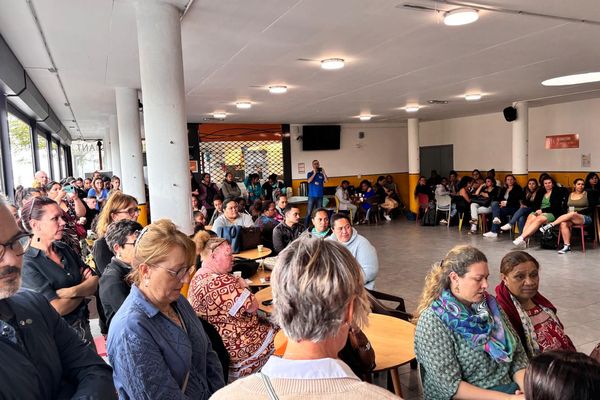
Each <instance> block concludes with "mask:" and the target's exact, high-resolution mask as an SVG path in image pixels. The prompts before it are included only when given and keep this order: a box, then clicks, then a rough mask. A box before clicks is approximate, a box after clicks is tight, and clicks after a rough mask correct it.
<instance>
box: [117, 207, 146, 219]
mask: <svg viewBox="0 0 600 400" xmlns="http://www.w3.org/2000/svg"><path fill="white" fill-rule="evenodd" d="M140 211H141V210H140V208H139V207H132V208H128V209H127V210H121V211H116V212H115V214H124V213H127V214H129V216H130V217H133V216H135V214H139V213H140Z"/></svg>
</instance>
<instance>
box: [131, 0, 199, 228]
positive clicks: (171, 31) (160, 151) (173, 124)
mask: <svg viewBox="0 0 600 400" xmlns="http://www.w3.org/2000/svg"><path fill="white" fill-rule="evenodd" d="M179 18H180V10H178V9H177V8H176V7H175V6H173V5H170V4H167V3H165V2H162V1H158V0H153V1H147V0H144V1H138V2H136V20H137V31H138V49H139V55H140V77H141V82H142V96H143V99H142V101H143V103H144V130H145V137H146V156H147V160H148V184H149V189H150V204H151V205H152V219H153V220H157V219H159V218H169V219H171V220H172V221H173V222H174V223H175V224H176V225H177V226H178V227H179V229H181V230H182V231H183V232H185V233H187V234H191V233H193V220H192V210H191V207H190V206H189V202H190V197H191V187H190V172H189V163H188V140H187V125H186V116H185V92H184V85H183V59H182V49H181V23H180V19H179Z"/></svg>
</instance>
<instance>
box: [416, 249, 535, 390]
mask: <svg viewBox="0 0 600 400" xmlns="http://www.w3.org/2000/svg"><path fill="white" fill-rule="evenodd" d="M488 276H489V270H488V265H487V258H486V257H485V255H484V254H483V253H482V252H481V251H479V250H478V249H476V248H474V247H471V246H456V247H454V248H453V249H452V250H450V252H448V254H446V256H445V257H444V259H443V260H442V261H441V262H440V263H436V264H435V265H434V266H433V268H432V270H431V272H430V273H429V274H428V275H427V278H426V279H425V288H424V290H423V294H422V295H421V301H420V304H419V306H418V308H417V311H416V314H415V321H416V324H417V329H416V332H415V353H416V355H417V360H418V361H419V363H420V364H421V374H422V376H421V377H422V380H423V389H424V394H425V399H427V400H446V399H498V400H500V399H502V400H504V399H525V397H524V395H523V392H522V390H523V379H524V375H525V368H526V367H527V355H526V353H525V350H524V349H523V346H522V345H521V342H520V341H519V340H518V337H517V335H516V334H515V332H514V331H513V329H512V327H511V325H510V322H508V319H507V317H506V315H504V313H503V312H502V311H501V309H500V307H499V306H498V303H497V302H496V299H495V298H494V297H493V296H492V295H490V294H488V293H487V288H488Z"/></svg>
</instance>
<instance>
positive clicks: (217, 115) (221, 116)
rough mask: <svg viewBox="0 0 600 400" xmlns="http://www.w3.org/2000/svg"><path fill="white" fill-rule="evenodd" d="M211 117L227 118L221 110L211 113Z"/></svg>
mask: <svg viewBox="0 0 600 400" xmlns="http://www.w3.org/2000/svg"><path fill="white" fill-rule="evenodd" d="M213 118H216V119H225V118H227V113H226V112H223V111H217V112H214V113H213Z"/></svg>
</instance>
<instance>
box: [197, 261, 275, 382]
mask: <svg viewBox="0 0 600 400" xmlns="http://www.w3.org/2000/svg"><path fill="white" fill-rule="evenodd" d="M188 299H189V301H190V303H191V304H192V308H193V309H194V311H196V312H197V313H198V315H200V316H201V317H202V318H204V319H205V320H207V321H208V322H210V323H211V324H212V325H214V326H215V328H216V329H217V331H218V332H219V335H221V338H222V339H223V344H224V345H225V348H226V349H227V351H228V353H229V358H230V365H229V380H230V381H234V380H236V379H237V378H239V377H241V376H246V375H250V374H252V373H253V372H256V371H257V370H259V369H260V368H261V367H262V366H263V365H264V363H266V362H267V360H268V359H269V357H270V356H271V354H272V353H273V350H274V344H273V339H274V337H275V330H274V329H273V326H272V325H271V324H270V323H268V322H265V321H261V320H260V319H259V318H258V316H257V315H256V313H249V312H248V310H249V309H251V308H252V304H253V303H254V301H255V299H254V295H252V294H251V293H250V291H249V290H248V289H246V288H244V287H242V285H241V284H240V281H239V280H238V278H237V277H234V276H233V275H231V274H215V273H210V272H203V271H202V270H200V271H198V272H197V273H196V274H195V275H194V278H193V279H192V282H191V283H190V289H189V293H188Z"/></svg>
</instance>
